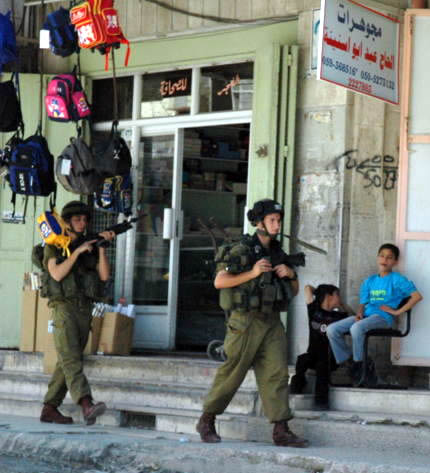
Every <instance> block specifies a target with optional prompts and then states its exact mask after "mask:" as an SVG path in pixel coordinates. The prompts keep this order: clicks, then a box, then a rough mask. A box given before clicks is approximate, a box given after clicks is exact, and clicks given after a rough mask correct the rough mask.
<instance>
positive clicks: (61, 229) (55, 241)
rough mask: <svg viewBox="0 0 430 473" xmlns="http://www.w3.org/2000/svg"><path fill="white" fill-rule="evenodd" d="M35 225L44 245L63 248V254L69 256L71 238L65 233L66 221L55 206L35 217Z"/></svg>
mask: <svg viewBox="0 0 430 473" xmlns="http://www.w3.org/2000/svg"><path fill="white" fill-rule="evenodd" d="M37 225H38V228H39V231H40V234H41V236H42V238H43V243H44V245H54V246H56V247H57V248H60V249H62V250H63V255H64V254H65V255H66V256H70V250H69V245H70V242H71V238H70V236H69V235H67V231H66V223H65V222H64V220H63V219H62V218H61V217H60V215H59V214H58V213H57V211H56V210H55V208H52V209H51V210H45V211H44V212H42V213H41V214H40V215H39V217H38V218H37Z"/></svg>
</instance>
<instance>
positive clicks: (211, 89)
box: [200, 62, 254, 113]
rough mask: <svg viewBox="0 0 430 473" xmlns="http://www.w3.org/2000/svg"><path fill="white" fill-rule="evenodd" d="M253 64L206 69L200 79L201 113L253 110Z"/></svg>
mask: <svg viewBox="0 0 430 473" xmlns="http://www.w3.org/2000/svg"><path fill="white" fill-rule="evenodd" d="M253 66H254V64H253V63H252V62H244V63H239V64H223V65H219V66H212V67H204V68H202V69H201V77H200V112H201V113H207V112H220V111H229V110H232V111H236V110H251V109H252V95H253V93H252V92H253V82H254V81H253V77H254V75H253V69H254V67H253Z"/></svg>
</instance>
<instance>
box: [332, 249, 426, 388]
mask: <svg viewBox="0 0 430 473" xmlns="http://www.w3.org/2000/svg"><path fill="white" fill-rule="evenodd" d="M399 255H400V250H399V248H397V246H395V245H392V244H391V243H385V244H384V245H382V246H381V247H380V248H379V250H378V257H377V264H378V274H374V275H372V276H370V277H369V278H367V279H366V280H365V281H364V282H363V284H362V285H361V288H360V305H359V308H358V311H357V314H356V315H355V316H351V317H347V318H346V319H343V320H340V321H339V322H335V323H333V324H331V325H329V326H328V328H327V337H328V339H329V342H330V345H331V349H332V351H333V354H334V356H335V358H336V362H337V363H338V364H342V363H346V365H347V366H348V368H349V372H350V373H351V375H352V376H353V379H354V382H355V383H357V382H358V380H359V378H360V376H361V369H362V364H363V361H362V360H363V346H364V337H365V334H366V332H368V331H369V330H373V329H378V328H391V327H392V325H393V322H394V318H395V317H396V316H398V315H401V314H403V313H404V312H406V311H407V310H409V309H411V308H412V307H413V306H414V305H415V304H416V303H417V302H419V301H420V300H421V299H422V296H421V294H420V293H419V292H418V291H417V288H416V287H415V285H414V283H413V282H412V281H409V279H407V278H406V277H405V276H403V275H401V274H400V273H396V272H394V271H393V268H394V266H395V265H396V264H397V263H398V260H399ZM406 297H410V298H409V300H408V302H407V303H406V304H404V305H403V306H402V307H399V304H400V302H401V301H402V300H403V299H405V298H406ZM347 332H350V334H351V337H352V350H351V348H350V347H349V346H348V345H347V344H346V342H345V337H344V335H345V334H346V333H347ZM351 357H352V359H351Z"/></svg>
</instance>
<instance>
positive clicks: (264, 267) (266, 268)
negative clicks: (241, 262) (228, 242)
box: [252, 258, 273, 277]
mask: <svg viewBox="0 0 430 473" xmlns="http://www.w3.org/2000/svg"><path fill="white" fill-rule="evenodd" d="M270 271H273V268H272V264H271V263H270V261H269V260H267V259H266V258H261V259H260V260H258V261H257V262H256V263H255V264H254V266H253V267H252V272H253V273H254V276H255V277H258V276H260V274H262V273H269V272H270Z"/></svg>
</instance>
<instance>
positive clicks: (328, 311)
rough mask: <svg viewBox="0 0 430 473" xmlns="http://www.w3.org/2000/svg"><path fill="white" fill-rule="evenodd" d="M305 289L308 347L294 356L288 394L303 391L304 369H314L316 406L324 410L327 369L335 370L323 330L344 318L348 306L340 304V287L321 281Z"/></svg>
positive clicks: (325, 406)
mask: <svg viewBox="0 0 430 473" xmlns="http://www.w3.org/2000/svg"><path fill="white" fill-rule="evenodd" d="M304 292H305V300H306V304H307V308H308V318H309V346H308V349H307V351H306V353H303V354H302V355H300V356H298V357H297V362H296V374H295V375H294V376H293V377H292V379H291V384H290V393H291V394H300V393H302V392H303V389H304V387H305V386H306V371H307V370H308V369H309V368H313V369H315V371H316V384H315V408H316V409H319V410H325V409H328V408H329V405H328V390H329V380H330V371H331V370H334V369H336V361H335V359H334V357H333V354H332V352H331V350H330V345H329V342H328V339H327V336H326V330H327V326H328V325H329V324H331V323H332V322H336V321H338V320H340V319H343V318H344V317H346V316H347V315H348V311H349V309H348V308H345V306H343V304H342V301H341V299H340V295H339V289H338V288H337V287H336V286H333V285H331V284H320V285H319V286H318V287H317V288H316V289H315V288H314V287H312V286H309V285H307V286H305V289H304ZM335 309H337V310H335ZM339 309H340V310H339Z"/></svg>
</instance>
